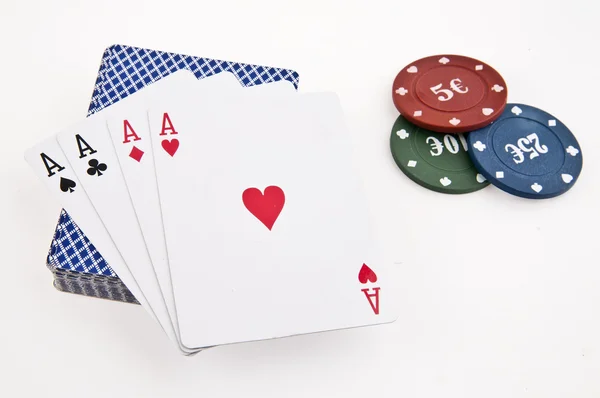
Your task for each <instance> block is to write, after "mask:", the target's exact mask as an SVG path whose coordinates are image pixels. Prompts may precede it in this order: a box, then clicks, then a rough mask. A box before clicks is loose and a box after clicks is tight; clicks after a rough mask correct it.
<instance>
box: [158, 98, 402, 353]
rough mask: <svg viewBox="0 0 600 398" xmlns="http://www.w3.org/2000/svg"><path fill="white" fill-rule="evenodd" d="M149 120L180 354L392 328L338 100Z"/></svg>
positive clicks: (218, 102) (261, 103)
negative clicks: (385, 326)
mask: <svg viewBox="0 0 600 398" xmlns="http://www.w3.org/2000/svg"><path fill="white" fill-rule="evenodd" d="M149 123H150V130H151V140H152V147H153V151H154V159H155V165H156V177H157V183H158V189H159V195H160V200H161V211H162V217H163V222H164V232H165V240H166V244H167V249H168V250H167V251H168V256H169V266H170V269H171V276H172V283H173V291H174V298H175V302H176V307H177V313H178V322H179V329H180V332H181V340H182V343H183V344H184V345H185V346H187V347H202V346H212V345H221V344H229V343H236V342H242V341H252V340H262V339H270V338H277V337H284V336H291V335H297V334H304V333H313V332H320V331H327V330H335V329H343V328H351V327H358V326H366V325H374V324H381V323H388V322H393V321H394V320H395V319H396V298H395V293H394V291H393V286H392V285H393V283H392V281H391V277H390V271H391V270H390V266H389V265H388V264H385V263H383V261H382V259H381V256H380V254H379V252H378V250H377V248H376V245H375V244H374V241H373V237H372V234H371V227H370V222H369V210H368V206H367V202H366V197H365V194H364V192H363V189H362V185H361V183H360V181H359V179H358V178H357V174H356V172H355V170H354V168H353V164H352V161H351V145H350V143H349V139H350V134H349V133H348V131H347V130H346V129H345V126H344V123H343V118H342V112H341V109H340V104H339V102H338V101H337V97H336V96H335V95H334V94H329V93H318V94H303V95H300V94H298V95H295V96H286V97H278V98H268V97H266V96H257V95H255V94H251V93H249V92H245V93H243V94H240V95H237V96H236V97H231V96H230V97H227V96H226V97H224V98H210V99H204V100H202V99H201V100H199V101H195V102H194V103H185V102H182V103H179V104H171V106H169V107H168V108H153V109H150V111H149Z"/></svg>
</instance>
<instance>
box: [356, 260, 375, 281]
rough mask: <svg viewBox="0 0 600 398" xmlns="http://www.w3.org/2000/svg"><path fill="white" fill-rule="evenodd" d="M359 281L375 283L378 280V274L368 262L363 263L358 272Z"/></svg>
mask: <svg viewBox="0 0 600 398" xmlns="http://www.w3.org/2000/svg"><path fill="white" fill-rule="evenodd" d="M358 281H359V282H360V283H367V282H371V283H375V282H377V274H376V273H375V272H373V270H372V269H371V268H369V267H368V266H367V264H363V265H362V267H361V268H360V271H359V272H358Z"/></svg>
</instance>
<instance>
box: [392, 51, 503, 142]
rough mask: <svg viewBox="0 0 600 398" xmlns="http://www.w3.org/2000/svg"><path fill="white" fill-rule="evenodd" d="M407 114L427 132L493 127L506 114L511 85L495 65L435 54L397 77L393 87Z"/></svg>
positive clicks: (415, 63) (402, 111)
mask: <svg viewBox="0 0 600 398" xmlns="http://www.w3.org/2000/svg"><path fill="white" fill-rule="evenodd" d="M392 98H393V100H394V105H395V106H396V108H397V109H398V110H399V111H400V113H401V114H402V116H404V117H405V118H406V119H408V120H409V121H410V122H412V123H414V124H416V125H417V126H420V127H423V128H425V129H429V130H433V131H437V132H440V133H465V132H470V131H473V130H476V129H479V128H482V127H485V126H487V125H489V124H490V123H492V122H493V121H494V120H496V119H497V118H499V117H500V115H501V114H502V112H503V111H504V107H505V106H506V100H507V90H506V83H505V82H504V79H503V78H502V76H500V74H499V73H498V72H497V71H496V70H495V69H494V68H492V67H491V66H489V65H488V64H486V63H483V62H481V61H478V60H476V59H473V58H469V57H463V56H461V55H435V56H432V57H426V58H422V59H420V60H418V61H415V62H413V63H411V64H409V65H408V66H406V67H405V68H404V69H402V70H401V71H400V73H398V75H397V76H396V79H394V86H393V87H392Z"/></svg>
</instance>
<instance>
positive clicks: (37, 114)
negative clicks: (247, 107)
mask: <svg viewBox="0 0 600 398" xmlns="http://www.w3.org/2000/svg"><path fill="white" fill-rule="evenodd" d="M593 4H594V2H592V1H583V0H571V1H560V2H558V1H549V0H545V1H525V0H520V1H513V0H503V1H480V0H477V1H466V0H463V1H449V0H440V1H425V0H419V1H414V2H409V1H400V0H393V1H388V2H381V1H380V2H378V1H351V0H345V1H327V0H320V1H308V0H304V1H294V2H286V1H281V0H273V1H242V0H239V1H233V0H232V1H223V2H219V1H210V2H200V1H189V2H187V3H186V2H180V1H164V0H163V1H158V0H146V1H136V2H128V1H123V0H119V1H113V0H104V1H93V2H85V1H64V0H56V1H19V0H8V1H7V0H1V3H0V40H1V44H2V46H1V51H2V56H1V63H0V68H1V73H0V82H1V84H0V105H1V106H0V113H1V126H2V144H1V145H0V181H1V184H2V193H1V196H0V200H1V202H0V204H1V206H0V215H1V219H0V220H1V229H0V233H1V239H0V242H1V245H2V246H1V248H2V269H3V272H2V283H1V285H0V286H1V289H0V303H1V304H0V306H1V307H0V308H1V310H2V324H1V327H0V367H1V369H0V396H7V397H21V396H32V397H33V396H45V397H75V396H85V397H100V396H111V397H116V396H129V397H131V396H134V397H152V396H168V397H191V396H207V397H249V396H261V397H278V398H279V397H308V396H310V397H331V396H344V397H351V396H352V397H360V396H362V397H365V396H369V397H375V396H378V397H381V396H385V397H387V396H389V397H411V398H420V397H461V398H467V397H478V398H479V397H486V398H493V397H503V398H504V397H513V398H515V397H544V398H551V397H561V398H562V397H598V396H599V394H600V378H598V374H599V372H600V289H599V286H600V270H599V268H598V265H599V261H598V255H599V251H598V242H597V240H598V233H597V232H596V228H597V227H598V222H599V221H600V220H599V211H600V210H599V207H600V200H599V198H598V183H597V180H596V175H597V173H598V172H600V165H599V161H598V156H600V155H598V153H597V149H598V147H599V144H600V131H598V127H597V126H598V118H597V117H598V110H597V104H598V98H599V94H598V90H599V88H600V78H599V76H600V74H599V73H598V63H599V61H600V59H599V57H598V53H597V51H596V47H597V46H596V44H595V41H596V39H597V38H598V37H600V29H599V27H598V26H599V25H598V14H599V12H598V11H597V8H596V9H593V8H592V7H593ZM595 7H597V5H596V6H595ZM114 43H122V44H129V45H136V46H141V47H148V48H155V49H162V50H168V51H173V52H182V53H186V54H194V55H200V56H205V57H213V58H219V59H228V60H236V61H243V62H250V63H257V64H266V65H276V66H282V67H289V68H293V69H295V70H297V71H298V72H299V73H300V75H301V79H300V83H301V91H303V92H307V91H318V90H332V91H336V92H338V93H339V95H340V98H341V101H342V103H343V106H344V108H345V110H346V112H347V120H348V124H349V126H350V129H351V134H352V137H353V140H354V142H355V144H356V158H357V160H358V161H359V162H360V165H361V169H362V175H363V177H364V178H365V180H366V185H367V188H368V192H369V198H370V200H371V201H372V205H373V206H374V208H375V209H376V211H375V215H376V225H377V227H378V230H379V232H380V235H381V242H382V243H383V245H384V247H385V249H386V256H387V258H388V259H389V260H390V261H395V262H397V263H398V264H397V266H398V267H400V269H401V273H402V288H403V290H402V292H403V293H402V297H401V315H400V319H399V320H398V321H397V322H396V323H394V324H393V325H388V326H381V327H373V328H365V329H357V330H349V331H341V332H332V333H326V334H316V335H309V336H303V337H295V338H289V339H282V340H278V341H265V342H257V343H250V344H240V345H232V346H228V347H219V348H216V349H211V350H209V351H206V352H204V353H202V354H201V355H198V356H196V357H193V358H184V357H181V356H180V355H179V354H177V352H176V350H175V349H174V348H173V347H172V346H171V345H170V342H169V341H168V339H167V338H166V337H165V336H164V335H162V334H161V332H160V331H159V330H157V329H158V328H155V327H153V326H152V324H151V322H152V320H151V319H150V317H148V316H147V314H146V313H145V312H144V311H143V309H142V308H140V307H138V306H134V305H128V304H122V303H116V302H109V301H105V300H99V299H93V298H86V297H81V296H75V295H70V294H65V293H59V292H57V291H55V290H54V288H53V287H52V276H51V274H50V272H49V271H47V270H46V269H45V264H44V261H45V256H46V253H47V250H48V247H49V244H50V240H51V236H52V233H53V230H54V226H55V223H56V220H57V217H58V215H59V210H60V207H59V205H58V204H57V203H55V202H54V201H53V200H51V199H50V197H49V195H48V194H47V192H46V190H45V188H44V186H43V184H42V183H41V182H39V181H37V180H36V178H35V176H34V175H33V173H32V172H31V171H30V170H29V169H28V167H27V165H26V163H25V161H24V160H23V153H24V151H25V149H26V148H28V147H30V146H32V145H33V144H35V143H36V142H38V141H40V140H42V139H43V138H45V137H47V136H48V135H50V134H52V133H54V132H56V131H58V130H59V129H60V128H62V127H65V126H68V125H70V124H72V123H73V122H76V121H78V120H79V119H81V118H82V117H84V116H85V114H86V110H87V108H88V102H89V98H90V95H91V92H92V87H93V84H94V81H95V77H96V72H97V69H98V64H99V61H100V57H101V56H102V52H103V50H104V48H105V47H106V46H108V45H110V44H114ZM438 53H459V54H464V55H468V56H472V57H475V58H478V59H481V60H482V61H485V62H487V63H489V64H491V65H493V66H494V67H495V68H496V69H498V70H499V71H500V72H501V73H502V74H503V76H504V77H505V79H506V81H507V84H508V93H509V100H510V101H513V102H523V103H526V104H531V105H536V106H538V107H540V108H542V109H544V110H546V111H548V112H550V113H552V114H554V115H555V116H557V117H558V118H559V119H561V120H562V121H563V122H564V123H566V124H567V125H568V126H569V127H570V128H571V130H572V131H573V132H574V133H575V135H576V136H577V138H578V139H579V143H580V144H581V147H582V149H583V157H584V169H583V173H582V175H581V177H580V179H579V181H578V182H577V184H576V185H575V186H574V188H573V189H572V190H571V191H570V192H568V193H567V194H566V195H563V196H561V197H558V198H555V199H549V200H545V201H532V200H526V199H520V198H516V197H512V196H510V195H508V194H505V193H503V192H501V191H499V190H498V189H495V188H494V187H489V188H486V189H485V190H483V191H480V192H477V193H473V194H468V195H461V196H449V195H443V194H439V193H435V192H429V191H427V190H425V189H424V188H421V187H420V186H418V185H416V184H415V183H413V182H412V181H410V180H409V179H408V178H407V177H406V176H404V175H403V174H402V173H401V172H400V170H398V169H397V167H396V166H395V164H394V162H393V160H392V157H391V155H390V153H389V134H390V130H391V126H392V124H393V122H394V120H395V118H396V115H397V111H396V110H395V108H394V106H393V104H392V101H391V84H392V81H393V78H394V77H395V75H396V73H397V72H398V71H399V70H400V69H401V68H402V67H403V66H405V65H406V64H408V63H410V62H411V61H412V60H415V59H417V58H420V57H423V56H427V55H433V54H438Z"/></svg>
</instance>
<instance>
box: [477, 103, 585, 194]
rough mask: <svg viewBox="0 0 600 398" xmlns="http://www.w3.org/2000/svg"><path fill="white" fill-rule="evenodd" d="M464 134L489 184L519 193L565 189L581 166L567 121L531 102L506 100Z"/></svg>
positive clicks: (478, 167)
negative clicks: (492, 117)
mask: <svg viewBox="0 0 600 398" xmlns="http://www.w3.org/2000/svg"><path fill="white" fill-rule="evenodd" d="M467 139H468V141H469V147H470V148H471V150H470V151H469V155H470V156H471V159H472V160H473V163H474V164H475V167H476V168H477V170H479V172H480V173H481V174H483V175H484V176H485V178H487V179H488V181H490V182H491V183H492V184H493V185H495V186H497V187H498V188H500V189H502V190H503V191H505V192H508V193H510V194H513V195H516V196H520V197H523V198H529V199H546V198H552V197H555V196H558V195H561V194H563V193H565V192H567V191H568V190H569V189H570V188H571V187H572V186H573V185H574V184H575V182H576V181H577V178H578V177H579V174H580V173H581V168H582V167H583V157H582V153H581V148H580V147H579V143H578V142H577V140H576V139H575V136H574V135H573V133H571V131H570V130H569V129H568V128H567V126H565V125H564V124H563V123H562V122H561V121H560V120H558V119H557V118H555V117H554V116H552V115H551V114H549V113H547V112H544V111H543V110H541V109H538V108H534V107H533V106H529V105H523V104H508V105H506V108H505V110H504V112H503V113H502V115H501V116H500V117H499V118H498V119H497V120H496V121H494V123H492V124H490V125H489V126H487V127H484V128H482V129H479V130H475V131H473V132H471V133H469V135H468V137H467Z"/></svg>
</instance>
